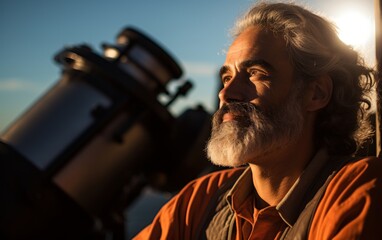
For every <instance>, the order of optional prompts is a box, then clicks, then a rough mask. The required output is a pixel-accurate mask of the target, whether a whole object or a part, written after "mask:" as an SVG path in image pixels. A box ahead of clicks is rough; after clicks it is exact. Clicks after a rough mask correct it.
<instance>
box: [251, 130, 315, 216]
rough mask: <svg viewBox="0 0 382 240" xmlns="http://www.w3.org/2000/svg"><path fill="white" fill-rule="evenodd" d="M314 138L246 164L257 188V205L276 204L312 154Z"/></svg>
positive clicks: (303, 140)
mask: <svg viewBox="0 0 382 240" xmlns="http://www.w3.org/2000/svg"><path fill="white" fill-rule="evenodd" d="M314 151H315V149H314V146H313V141H307V140H306V138H302V139H301V140H300V141H298V142H296V143H294V144H292V145H289V146H285V147H283V148H282V149H277V150H275V151H274V152H269V153H268V154H267V155H266V156H264V155H263V156H261V161H260V160H259V159H256V160H254V161H251V162H252V163H250V164H249V166H250V168H251V171H252V180H253V185H254V187H255V189H256V192H257V196H256V207H257V208H258V209H261V208H264V207H266V206H276V205H277V204H278V203H279V202H280V201H281V200H282V199H283V198H284V197H285V195H286V194H287V192H288V191H289V190H290V188H291V187H292V186H293V184H294V183H295V182H296V180H297V179H298V178H299V177H300V175H301V173H302V172H303V170H304V168H305V167H306V165H307V164H308V163H309V162H310V160H311V159H312V157H313V155H314V153H315V152H314Z"/></svg>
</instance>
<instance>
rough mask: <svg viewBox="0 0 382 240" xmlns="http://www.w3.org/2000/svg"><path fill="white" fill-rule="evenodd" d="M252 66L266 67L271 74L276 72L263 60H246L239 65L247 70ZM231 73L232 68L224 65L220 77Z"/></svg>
mask: <svg viewBox="0 0 382 240" xmlns="http://www.w3.org/2000/svg"><path fill="white" fill-rule="evenodd" d="M252 66H261V67H264V68H265V69H266V70H269V71H270V72H273V71H274V68H273V66H272V65H271V64H270V63H268V62H267V61H265V60H263V59H251V60H246V61H243V62H241V63H240V64H239V68H240V69H246V68H249V67H252ZM229 71H230V67H229V66H228V65H223V66H222V67H221V68H220V70H219V76H220V78H221V77H222V76H223V75H224V74H225V73H227V72H229Z"/></svg>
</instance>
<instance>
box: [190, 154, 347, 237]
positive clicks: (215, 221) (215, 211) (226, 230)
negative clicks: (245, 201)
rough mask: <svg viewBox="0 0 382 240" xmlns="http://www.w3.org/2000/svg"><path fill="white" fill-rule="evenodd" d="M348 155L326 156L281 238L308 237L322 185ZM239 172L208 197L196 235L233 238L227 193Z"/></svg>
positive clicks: (323, 185)
mask: <svg viewBox="0 0 382 240" xmlns="http://www.w3.org/2000/svg"><path fill="white" fill-rule="evenodd" d="M350 160H351V158H350V159H349V158H342V160H340V159H339V158H338V159H337V158H335V159H329V160H328V162H327V164H326V165H325V167H324V169H323V170H322V171H321V175H319V176H318V177H317V179H315V181H313V183H312V184H311V186H310V188H309V191H308V192H307V193H306V194H305V199H304V200H303V203H304V204H303V207H302V208H301V209H300V210H299V211H300V214H299V217H298V219H297V220H296V222H295V223H294V224H293V226H292V227H289V226H288V227H287V228H286V229H285V230H284V232H283V234H282V237H281V239H283V240H291V239H293V240H304V239H307V238H308V234H309V229H310V225H311V223H312V220H313V217H314V213H315V211H316V209H317V206H318V204H319V203H320V201H321V198H322V196H323V195H324V193H325V189H326V187H327V186H328V184H329V183H330V181H331V180H332V178H333V177H334V175H335V174H336V173H337V172H338V171H339V170H340V169H341V168H342V167H343V166H344V165H345V164H346V163H347V162H349V161H350ZM241 174H242V172H241V171H240V172H238V173H237V174H236V176H234V177H233V180H232V181H229V182H227V183H225V184H224V185H223V186H222V187H221V188H220V189H219V191H217V192H216V194H215V196H214V197H213V198H212V199H211V201H210V203H209V207H208V208H207V209H208V210H207V212H206V214H205V218H204V219H203V221H202V223H201V224H200V225H199V226H200V227H199V229H198V231H197V236H198V238H197V239H207V240H217V239H218V240H223V239H232V238H233V236H232V234H233V230H234V229H235V224H236V222H235V214H234V212H233V211H232V210H231V208H230V206H229V204H228V202H227V200H226V196H227V194H228V193H229V191H230V190H231V188H232V187H233V185H234V184H235V182H236V180H237V179H238V178H239V177H240V175H241Z"/></svg>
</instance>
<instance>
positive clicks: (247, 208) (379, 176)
mask: <svg viewBox="0 0 382 240" xmlns="http://www.w3.org/2000/svg"><path fill="white" fill-rule="evenodd" d="M326 160H327V157H326V155H325V152H323V151H320V152H319V153H317V155H316V156H315V157H314V158H313V160H312V161H311V163H310V164H309V165H308V167H307V168H306V169H305V171H304V173H303V174H302V175H301V177H300V178H299V179H298V180H297V181H296V183H295V184H294V186H293V187H292V188H291V189H290V191H289V192H288V193H287V194H286V196H285V197H284V199H283V200H282V201H281V202H280V203H279V204H278V205H277V206H269V207H267V208H264V209H261V210H257V209H256V206H255V205H254V201H253V199H254V195H253V194H254V191H255V189H254V188H253V184H252V176H251V173H250V169H249V168H234V169H230V170H223V171H218V172H214V173H211V174H209V175H206V176H203V177H201V178H198V179H196V180H194V181H192V182H190V183H189V184H188V185H187V186H185V187H184V188H183V189H182V190H181V191H180V192H179V193H178V194H177V195H176V196H175V197H174V198H172V199H171V200H170V201H169V202H168V203H167V204H165V205H164V206H163V207H162V209H161V210H160V211H159V212H158V214H157V216H156V217H155V218H154V220H153V222H152V223H151V224H150V225H149V226H147V227H146V228H145V229H143V230H142V231H141V232H140V233H139V234H138V235H137V236H136V237H135V238H134V239H136V240H139V239H145V240H147V239H183V240H186V239H198V236H195V234H197V233H198V232H199V231H200V228H201V225H202V222H203V220H204V218H203V217H204V216H205V213H206V212H207V209H208V204H209V201H210V199H211V198H213V196H214V193H216V191H218V189H219V188H221V187H222V186H223V184H224V183H225V182H226V181H233V180H232V179H234V181H236V183H235V185H234V186H233V187H232V189H231V190H230V192H229V194H228V197H227V202H228V204H230V206H231V209H232V211H234V212H235V221H236V225H235V226H236V227H235V229H234V231H233V237H234V239H262V240H265V239H280V237H281V235H282V233H283V231H284V229H285V228H286V227H287V226H288V225H293V223H294V221H296V219H297V217H298V215H299V213H297V212H298V211H296V210H297V209H300V207H301V206H299V201H300V199H301V198H302V197H303V196H304V193H305V192H306V191H307V188H308V187H309V186H310V183H312V181H314V179H315V176H317V174H320V169H321V167H322V165H323V164H325V161H326ZM238 174H241V176H240V177H239V178H238V179H237V177H235V176H237V175H238ZM381 181H382V160H380V159H377V158H373V157H371V158H365V159H362V160H359V161H356V162H351V163H349V164H347V165H346V166H345V167H343V168H342V169H341V170H340V171H339V172H338V173H337V174H336V175H335V176H334V178H333V179H332V181H331V182H330V183H329V185H328V187H327V190H326V192H325V194H324V196H323V198H322V200H321V202H320V203H319V205H318V208H317V211H316V213H315V215H314V217H313V222H312V225H311V229H310V231H309V239H319V240H325V239H382V224H381V222H382V186H381V184H382V183H381Z"/></svg>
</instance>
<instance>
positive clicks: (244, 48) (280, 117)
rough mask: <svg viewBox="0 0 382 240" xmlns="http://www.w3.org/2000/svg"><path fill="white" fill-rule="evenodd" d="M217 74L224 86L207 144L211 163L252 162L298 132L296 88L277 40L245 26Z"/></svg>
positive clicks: (300, 118) (281, 43) (282, 45)
mask: <svg viewBox="0 0 382 240" xmlns="http://www.w3.org/2000/svg"><path fill="white" fill-rule="evenodd" d="M220 76H221V79H222V82H223V86H224V88H223V89H222V90H221V91H220V93H219V99H220V109H219V110H218V111H217V112H216V114H215V115H214V120H213V131H212V136H211V140H210V142H209V143H208V146H207V150H208V155H209V157H210V158H211V161H212V162H213V163H215V164H218V165H223V166H239V165H242V164H245V163H255V162H256V159H258V158H259V157H261V156H262V155H265V154H268V153H269V152H272V151H274V150H277V149H279V148H282V147H286V146H287V145H288V142H293V141H294V140H295V139H296V138H297V137H298V136H299V135H300V134H301V131H302V125H303V116H302V111H301V103H300V102H301V101H300V100H299V96H300V94H299V91H300V90H301V89H299V87H298V86H297V85H296V84H295V83H296V81H295V76H294V70H293V66H292V64H291V62H290V60H289V57H288V54H287V52H286V47H285V42H284V40H283V39H282V38H280V37H278V36H276V35H274V34H273V33H272V32H267V31H265V30H263V29H262V28H260V27H257V26H254V27H250V28H248V29H246V30H245V31H244V32H243V33H241V34H240V35H239V36H238V37H237V38H236V39H235V41H234V42H233V44H232V45H231V47H230V48H229V50H228V53H227V57H226V61H225V63H224V65H223V67H222V68H221V70H220Z"/></svg>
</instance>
